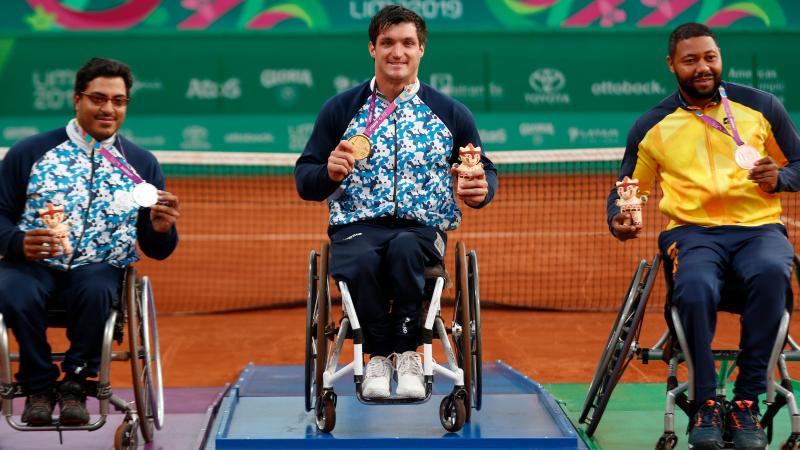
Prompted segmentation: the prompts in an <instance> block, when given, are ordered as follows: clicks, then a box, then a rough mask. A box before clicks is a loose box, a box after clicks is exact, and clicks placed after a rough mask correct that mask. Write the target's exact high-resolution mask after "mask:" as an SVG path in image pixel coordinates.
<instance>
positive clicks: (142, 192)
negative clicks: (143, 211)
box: [132, 182, 158, 208]
mask: <svg viewBox="0 0 800 450" xmlns="http://www.w3.org/2000/svg"><path fill="white" fill-rule="evenodd" d="M132 195H133V201H134V202H135V203H136V204H137V205H139V206H141V207H142V208H149V207H151V206H153V205H155V204H156V202H158V189H156V187H155V186H153V185H152V184H150V183H147V182H142V183H139V184H137V185H136V186H135V187H134V188H133V192H132Z"/></svg>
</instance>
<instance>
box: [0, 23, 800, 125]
mask: <svg viewBox="0 0 800 450" xmlns="http://www.w3.org/2000/svg"><path fill="white" fill-rule="evenodd" d="M635 34H636V39H632V38H631V35H630V33H609V34H604V35H599V34H598V35H592V36H591V39H588V37H587V35H586V34H584V33H572V34H569V35H556V34H550V35H536V36H532V35H527V34H518V35H504V36H497V35H485V34H484V35H482V34H480V33H475V34H471V35H463V36H453V35H445V36H442V37H439V38H436V39H434V38H431V39H430V42H429V44H428V46H427V49H426V52H425V56H424V57H423V58H422V62H421V66H420V73H419V77H420V80H421V81H423V82H425V83H428V84H430V85H432V86H434V87H435V88H437V89H439V90H441V91H442V92H444V93H445V94H447V95H450V96H452V97H454V98H456V99H457V100H459V101H461V102H463V103H464V104H465V105H467V106H468V107H469V108H470V109H471V110H472V111H473V112H475V113H481V112H494V113H517V112H530V113H537V112H600V111H619V112H640V113H641V112H644V111H646V110H647V109H649V108H651V107H653V106H654V105H655V104H656V103H658V102H659V101H660V100H661V99H663V98H664V97H665V96H667V95H669V94H670V93H672V92H673V91H674V90H675V87H676V81H675V78H674V76H673V75H672V74H671V73H670V72H669V71H668V70H667V68H666V64H665V62H664V58H665V55H664V54H662V53H661V52H659V51H656V50H654V49H661V48H663V47H664V46H665V42H664V36H663V35H661V34H660V33H644V32H642V33H641V34H640V33H639V32H636V33H635ZM718 39H719V40H720V42H721V45H722V46H723V60H724V62H725V65H724V74H723V78H724V79H726V80H728V81H734V82H740V83H743V84H749V85H752V86H755V87H758V88H760V89H763V90H766V91H769V92H772V93H774V94H775V95H777V96H778V98H780V99H781V101H783V103H784V105H785V106H786V108H787V109H788V110H789V111H795V110H798V111H800V90H799V89H800V88H798V85H797V83H790V82H789V80H795V79H800V63H799V62H798V61H797V60H796V59H793V58H786V57H785V55H787V54H792V52H793V51H795V49H796V48H800V33H799V34H787V35H783V36H781V38H780V39H776V38H775V37H774V36H770V35H767V34H760V33H759V34H745V33H736V34H732V35H727V36H720V37H718ZM325 40H326V45H329V46H331V47H333V48H336V49H337V51H336V52H321V51H320V43H319V38H318V37H313V36H305V35H298V36H296V37H294V38H293V39H292V40H291V41H286V40H282V39H267V38H264V37H262V36H250V37H243V36H235V37H224V36H221V37H216V38H211V37H209V36H193V37H186V36H182V35H173V36H161V37H156V36H147V35H144V36H140V37H137V38H136V39H128V38H124V37H120V36H113V37H109V38H107V39H101V40H98V39H96V38H95V37H91V36H87V35H81V36H69V37H65V38H59V39H50V38H45V39H42V38H17V39H12V40H3V39H0V84H2V85H3V86H13V89H7V91H6V94H5V96H4V98H3V101H2V102H0V117H3V116H5V117H14V116H30V115H37V114H52V115H58V116H61V115H63V114H70V113H71V112H72V102H73V95H72V92H73V83H74V77H75V71H76V70H77V69H78V66H79V65H80V64H82V63H83V62H84V61H86V60H88V59H89V58H90V57H92V56H94V55H109V56H113V57H115V58H117V59H120V60H122V61H125V62H127V63H128V64H130V66H131V67H132V69H133V71H134V75H135V78H136V81H135V83H134V88H133V92H132V101H131V104H130V106H129V111H130V112H131V114H139V115H151V114H152V115H194V114H197V115H217V114H233V115H250V114H254V115H270V114H279V115H283V114H314V115H315V114H316V113H317V112H318V111H319V108H320V107H321V106H322V104H323V103H324V102H325V101H326V100H327V99H329V98H330V97H331V96H333V95H335V94H337V93H339V92H342V91H344V90H346V89H349V88H351V87H353V86H355V85H356V84H358V83H361V82H363V81H365V80H367V79H369V78H370V77H371V76H372V74H373V72H374V64H373V61H372V60H371V59H370V58H369V55H368V52H367V48H366V43H365V37H364V36H360V35H359V36H355V35H349V34H342V35H337V36H330V37H326V38H325ZM153 48H158V49H159V51H158V52H154V51H153ZM576 48H580V49H581V54H580V57H576V56H575V49H576ZM34 55H35V56H34ZM310 55H314V56H313V57H311V56H310ZM631 55H636V58H635V59H636V62H635V63H632V60H631ZM509 61H514V63H513V64H510V63H509Z"/></svg>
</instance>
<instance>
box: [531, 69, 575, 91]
mask: <svg viewBox="0 0 800 450" xmlns="http://www.w3.org/2000/svg"><path fill="white" fill-rule="evenodd" d="M528 83H530V85H531V87H532V88H533V90H534V91H536V92H541V93H544V94H552V93H554V92H558V91H560V90H561V89H562V88H563V87H564V85H565V84H567V79H566V78H565V77H564V74H563V73H561V71H560V70H558V69H552V68H549V67H545V68H543V69H536V70H535V71H533V73H531V76H530V78H528Z"/></svg>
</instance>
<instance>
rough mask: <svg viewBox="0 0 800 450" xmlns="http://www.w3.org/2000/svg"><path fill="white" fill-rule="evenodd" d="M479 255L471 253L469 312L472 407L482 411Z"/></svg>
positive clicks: (473, 251)
mask: <svg viewBox="0 0 800 450" xmlns="http://www.w3.org/2000/svg"><path fill="white" fill-rule="evenodd" d="M480 291H481V288H480V282H479V277H478V255H477V254H476V253H475V250H472V251H471V252H469V311H470V317H471V320H470V331H471V332H472V390H473V392H472V405H473V407H474V408H475V409H476V410H478V411H480V409H481V399H482V397H483V346H482V345H481V295H480Z"/></svg>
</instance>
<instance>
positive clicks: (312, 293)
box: [305, 250, 318, 411]
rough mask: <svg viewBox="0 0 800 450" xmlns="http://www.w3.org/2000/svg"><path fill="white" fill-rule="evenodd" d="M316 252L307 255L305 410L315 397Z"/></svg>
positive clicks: (311, 404)
mask: <svg viewBox="0 0 800 450" xmlns="http://www.w3.org/2000/svg"><path fill="white" fill-rule="evenodd" d="M317 256H318V255H317V252H316V250H311V255H310V256H309V257H308V298H307V299H306V364H305V397H306V398H305V400H306V405H305V406H306V411H311V409H312V408H313V407H314V405H313V401H314V398H315V397H316V389H315V384H314V382H315V381H316V358H317V352H316V335H315V331H316V326H315V325H316V324H315V322H314V314H315V312H316V311H315V310H316V305H317Z"/></svg>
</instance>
